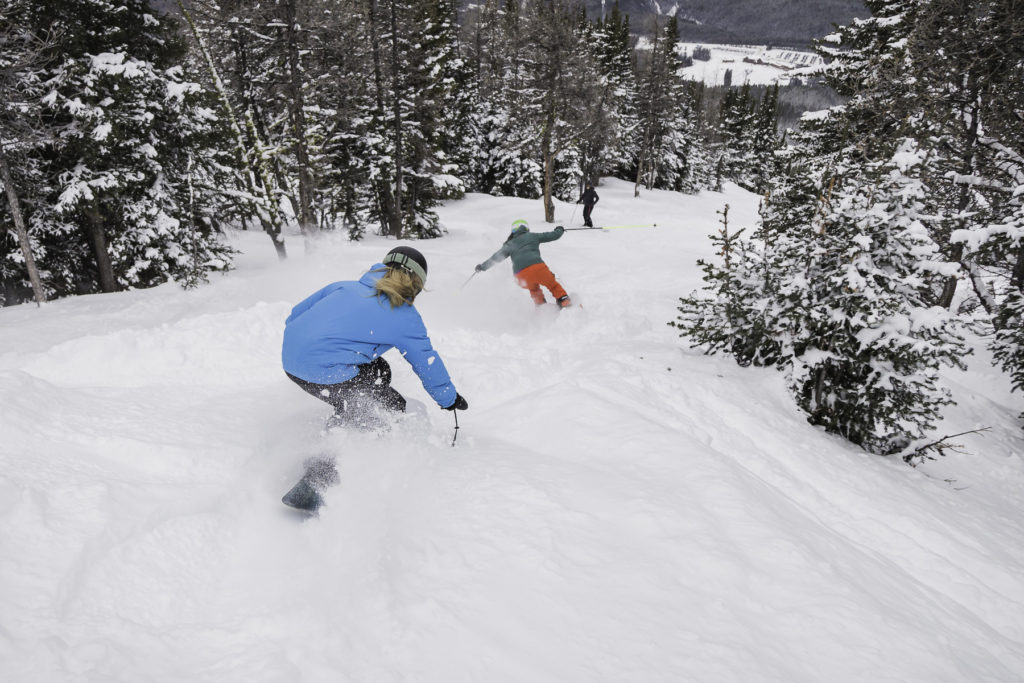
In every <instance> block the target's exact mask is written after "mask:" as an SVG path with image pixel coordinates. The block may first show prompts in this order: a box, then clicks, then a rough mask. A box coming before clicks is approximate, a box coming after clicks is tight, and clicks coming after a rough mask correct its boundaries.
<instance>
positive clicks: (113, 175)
mask: <svg viewBox="0 0 1024 683" xmlns="http://www.w3.org/2000/svg"><path fill="white" fill-rule="evenodd" d="M44 9H46V8H41V7H36V8H34V13H33V15H32V16H30V17H28V25H29V26H30V27H32V29H33V30H35V31H43V30H44V29H45V28H48V27H52V28H53V29H54V31H55V35H58V36H59V38H58V42H57V45H56V46H55V50H57V51H59V52H58V54H57V55H56V58H55V59H54V60H53V62H52V64H53V66H51V67H50V69H49V71H48V72H47V74H46V78H47V79H48V84H49V88H48V94H47V95H46V96H45V97H44V98H43V99H42V105H43V111H42V116H43V117H44V120H45V121H46V122H47V124H48V125H55V126H60V127H62V130H63V132H62V135H61V136H60V138H59V140H57V141H54V143H53V144H52V145H49V146H47V148H46V150H45V154H44V156H43V161H42V163H43V164H45V170H44V174H45V176H46V177H48V178H52V179H55V182H54V184H53V185H52V187H51V188H48V196H46V197H41V198H40V202H41V203H47V204H50V205H51V206H53V207H55V211H54V213H53V214H52V215H49V216H47V215H39V216H37V215H35V214H33V216H32V217H31V218H30V222H32V223H36V222H37V221H40V219H42V220H41V221H40V224H39V225H38V227H37V228H36V231H37V234H39V238H40V240H41V241H42V242H43V243H45V244H46V248H45V255H44V258H45V263H46V266H47V268H48V270H49V274H48V280H49V286H51V287H52V288H53V290H54V291H55V293H56V294H57V295H66V294H70V293H76V292H90V291H108V292H109V291H114V290H116V289H121V288H124V287H146V286H151V285H154V284H158V283H161V282H165V281H167V280H171V279H173V280H178V281H181V282H184V283H186V284H192V283H195V282H198V281H201V280H202V279H203V278H204V276H205V273H206V272H208V271H210V270H221V269H224V268H226V267H227V266H228V265H229V256H230V253H231V250H230V249H229V248H228V247H226V246H225V245H224V244H223V243H221V241H220V239H219V237H218V234H217V222H216V216H215V214H214V207H215V206H216V200H215V198H214V197H215V193H214V192H213V190H212V189H211V188H214V187H216V186H217V182H218V180H219V179H218V178H217V177H216V176H215V175H211V174H217V173H219V171H218V170H217V167H216V166H215V165H210V164H205V163H199V161H198V160H200V159H202V160H206V159H209V160H211V161H212V160H213V159H214V158H215V157H216V155H217V154H218V151H217V150H218V148H217V147H216V144H217V143H216V140H217V138H218V137H219V134H220V132H221V131H219V130H218V129H217V127H216V122H212V121H210V118H209V115H208V112H209V110H210V105H211V104H212V102H211V99H210V98H209V96H208V94H207V93H205V92H204V91H203V90H202V89H201V88H200V87H199V86H198V85H197V84H195V83H194V82H191V81H189V80H188V79H187V77H186V74H185V72H184V70H183V67H182V60H183V56H184V52H185V46H184V44H183V42H182V40H181V38H180V33H179V31H178V29H177V28H176V26H175V25H174V24H173V22H171V21H170V19H169V18H168V17H166V16H160V15H159V14H158V13H157V12H155V11H154V10H153V8H152V7H150V5H149V3H148V2H144V1H142V0H134V1H129V2H119V3H113V2H107V1H105V0H69V1H68V2H62V3H60V4H59V5H57V6H54V7H50V8H49V10H51V11H52V12H44Z"/></svg>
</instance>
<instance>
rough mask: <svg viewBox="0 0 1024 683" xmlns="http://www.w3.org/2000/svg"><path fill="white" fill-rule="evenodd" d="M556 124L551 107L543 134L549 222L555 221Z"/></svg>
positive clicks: (545, 214)
mask: <svg viewBox="0 0 1024 683" xmlns="http://www.w3.org/2000/svg"><path fill="white" fill-rule="evenodd" d="M554 126H555V115H554V111H553V110H552V109H549V110H548V114H547V120H546V121H545V122H544V133H543V134H542V135H541V153H542V154H543V156H544V220H545V221H547V222H548V223H553V222H554V221H555V202H554V201H553V200H552V198H551V195H552V187H553V186H554V183H555V151H554V150H553V149H552V141H551V135H552V133H551V129H552V128H554Z"/></svg>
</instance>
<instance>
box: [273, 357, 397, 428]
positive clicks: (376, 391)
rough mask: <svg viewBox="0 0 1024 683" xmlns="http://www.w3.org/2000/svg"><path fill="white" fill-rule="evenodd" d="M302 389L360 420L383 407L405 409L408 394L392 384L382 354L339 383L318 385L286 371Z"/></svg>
mask: <svg viewBox="0 0 1024 683" xmlns="http://www.w3.org/2000/svg"><path fill="white" fill-rule="evenodd" d="M285 374H286V375H288V378H289V379H291V381H293V382H295V383H296V384H298V385H299V386H300V387H302V389H303V391H305V392H307V393H309V394H311V395H312V396H316V397H317V398H318V399H320V400H321V401H323V402H325V403H328V404H330V405H331V406H333V407H334V414H335V415H336V416H337V417H338V418H341V419H346V418H354V419H360V418H363V417H366V416H368V415H371V414H373V413H374V412H376V409H377V408H383V409H384V410H386V411H389V412H393V413H404V412H405V397H403V396H402V395H401V394H400V393H398V392H397V391H395V389H393V388H392V387H391V366H390V365H388V362H387V361H386V360H384V358H382V357H381V356H378V357H377V358H374V359H373V360H372V361H370V362H369V363H364V364H363V365H360V366H359V372H358V374H356V376H355V377H353V378H352V379H350V380H348V381H345V382H339V383H338V384H316V383H315V382H307V381H306V380H304V379H299V378H298V377H296V376H295V375H293V374H291V373H285Z"/></svg>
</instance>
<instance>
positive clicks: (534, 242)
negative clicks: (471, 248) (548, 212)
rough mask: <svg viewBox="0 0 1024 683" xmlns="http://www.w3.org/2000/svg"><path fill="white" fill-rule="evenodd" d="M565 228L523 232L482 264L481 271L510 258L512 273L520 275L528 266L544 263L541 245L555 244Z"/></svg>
mask: <svg viewBox="0 0 1024 683" xmlns="http://www.w3.org/2000/svg"><path fill="white" fill-rule="evenodd" d="M563 232H565V228H563V227H562V226H558V227H557V228H555V229H554V230H552V231H551V232H521V233H519V234H517V235H514V236H513V237H510V238H509V239H508V240H506V241H505V244H503V245H501V249H498V251H496V252H494V255H493V256H491V257H490V258H489V259H487V260H486V261H484V262H483V263H481V264H480V269H481V270H487V269H488V268H490V267H491V266H493V265H494V264H496V263H501V262H502V261H504V260H505V259H506V258H508V257H510V256H511V257H512V272H513V273H518V272H519V271H521V270H522V269H523V268H526V267H527V266H532V265H535V264H537V263H543V262H544V260H543V259H542V258H541V257H540V245H541V243H543V242H554V241H555V240H557V239H558V238H559V237H561V236H562V233H563Z"/></svg>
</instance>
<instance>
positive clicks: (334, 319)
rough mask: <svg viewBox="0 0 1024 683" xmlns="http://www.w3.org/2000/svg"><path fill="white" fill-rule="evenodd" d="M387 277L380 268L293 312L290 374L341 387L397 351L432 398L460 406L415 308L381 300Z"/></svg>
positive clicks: (285, 357)
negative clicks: (363, 368) (379, 283)
mask: <svg viewBox="0 0 1024 683" xmlns="http://www.w3.org/2000/svg"><path fill="white" fill-rule="evenodd" d="M385 272H386V266H384V264H382V263H378V264H376V265H374V266H373V267H372V268H371V269H370V270H369V271H368V272H367V273H366V274H365V275H363V276H362V277H361V278H360V279H359V280H358V281H354V280H351V281H348V280H347V281H343V282H335V283H333V284H330V285H327V286H326V287H324V288H323V289H321V290H320V291H318V292H315V293H314V294H312V295H310V296H309V297H307V298H306V299H305V300H304V301H302V302H301V303H300V304H299V305H297V306H296V307H295V308H293V309H292V312H291V315H289V316H288V319H287V320H285V323H284V344H283V345H282V347H281V363H282V365H283V366H284V369H285V372H287V373H289V374H291V375H294V376H296V377H298V378H299V379H304V380H306V381H307V382H313V383H314V384H337V383H339V382H345V381H347V380H350V379H352V378H353V377H355V376H356V373H357V372H358V366H359V365H362V364H364V363H369V362H370V361H372V360H373V359H374V358H377V357H378V356H380V355H382V354H384V353H385V352H386V351H388V350H390V349H392V348H395V349H398V350H399V352H401V354H402V356H403V357H404V358H405V360H406V361H408V362H409V365H411V366H412V369H413V371H414V372H415V373H416V375H417V376H418V377H419V378H420V382H422V383H423V388H424V389H426V391H427V393H428V394H430V397H431V398H433V399H434V400H435V401H436V402H437V404H438V405H439V406H441V407H442V408H447V407H448V406H450V405H452V404H453V403H454V402H455V396H456V392H455V385H453V384H452V381H451V377H449V375H448V370H447V369H446V368H445V366H444V362H443V361H442V360H441V357H440V356H439V355H437V352H436V351H434V347H433V346H432V345H431V343H430V338H429V337H428V336H427V328H426V327H425V326H424V324H423V319H422V318H420V314H419V312H418V311H417V310H416V309H415V308H414V307H413V306H412V305H411V304H409V305H405V306H398V307H397V308H391V303H390V302H389V301H388V299H387V297H382V296H377V293H376V290H375V289H374V284H375V283H376V282H377V280H379V279H380V278H381V277H383V276H384V273H385Z"/></svg>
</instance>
